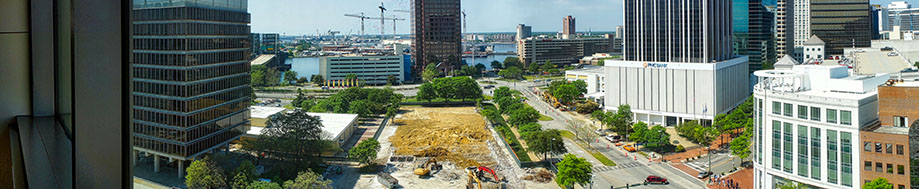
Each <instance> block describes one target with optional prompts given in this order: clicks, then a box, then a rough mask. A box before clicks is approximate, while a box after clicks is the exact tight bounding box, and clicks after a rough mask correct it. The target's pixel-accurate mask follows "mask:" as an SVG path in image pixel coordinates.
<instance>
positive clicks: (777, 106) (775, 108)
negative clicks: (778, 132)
mask: <svg viewBox="0 0 919 189" xmlns="http://www.w3.org/2000/svg"><path fill="white" fill-rule="evenodd" d="M772 113H773V114H775V115H779V114H781V113H782V103H781V102H772Z"/></svg>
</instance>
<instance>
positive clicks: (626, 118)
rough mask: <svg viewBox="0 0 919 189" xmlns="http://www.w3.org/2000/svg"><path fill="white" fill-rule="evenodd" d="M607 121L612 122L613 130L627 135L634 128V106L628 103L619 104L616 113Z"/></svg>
mask: <svg viewBox="0 0 919 189" xmlns="http://www.w3.org/2000/svg"><path fill="white" fill-rule="evenodd" d="M607 122H608V123H610V124H612V128H613V131H615V132H616V133H618V134H619V136H626V135H627V134H629V133H630V130H631V128H632V127H631V126H632V108H631V107H630V106H629V105H628V104H623V105H619V107H618V110H616V114H613V116H611V117H610V120H608V121H607Z"/></svg>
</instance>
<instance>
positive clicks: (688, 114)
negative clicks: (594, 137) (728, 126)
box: [604, 0, 750, 126]
mask: <svg viewBox="0 0 919 189" xmlns="http://www.w3.org/2000/svg"><path fill="white" fill-rule="evenodd" d="M624 3H625V10H635V11H627V12H626V13H625V25H624V32H623V34H624V35H623V37H624V43H625V44H624V52H623V57H624V60H622V61H615V60H612V61H611V60H607V61H605V65H604V66H605V68H604V69H605V73H606V95H605V97H604V98H605V103H604V105H605V106H604V109H605V110H606V111H616V110H617V109H618V106H619V105H623V104H628V105H629V106H630V107H631V110H632V112H634V113H635V115H634V118H635V120H636V121H643V122H647V123H648V124H650V125H656V124H660V125H665V126H674V125H677V124H679V123H682V122H684V121H688V120H701V122H702V123H703V124H706V125H707V123H709V122H711V121H710V120H712V119H713V118H714V117H715V115H716V114H717V113H726V112H727V111H729V110H731V109H733V108H734V107H735V106H736V105H738V104H740V103H742V102H743V101H744V100H746V98H747V97H749V95H750V91H749V86H750V82H749V76H748V75H749V68H748V64H747V61H748V59H747V57H746V56H734V55H733V49H732V48H733V45H732V42H731V38H732V36H733V34H732V23H731V22H732V20H731V6H732V3H731V1H727V0H688V1H685V0H683V1H680V0H666V1H662V2H660V3H661V4H663V5H654V6H646V4H647V2H643V1H639V0H626V1H625V2H624ZM671 4H672V5H684V6H667V8H660V6H664V5H671ZM698 5H703V6H698ZM697 6H698V7H703V8H692V7H697Z"/></svg>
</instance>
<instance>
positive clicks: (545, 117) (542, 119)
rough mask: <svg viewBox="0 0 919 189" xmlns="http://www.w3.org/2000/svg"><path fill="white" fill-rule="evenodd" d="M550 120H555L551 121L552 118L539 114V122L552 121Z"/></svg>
mask: <svg viewBox="0 0 919 189" xmlns="http://www.w3.org/2000/svg"><path fill="white" fill-rule="evenodd" d="M552 120H555V119H552V117H549V116H546V115H542V114H539V121H552Z"/></svg>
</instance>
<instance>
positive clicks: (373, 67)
mask: <svg viewBox="0 0 919 189" xmlns="http://www.w3.org/2000/svg"><path fill="white" fill-rule="evenodd" d="M387 68H399V66H371V67H333V68H332V70H354V69H359V70H370V69H387ZM371 72H372V71H371Z"/></svg>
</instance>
